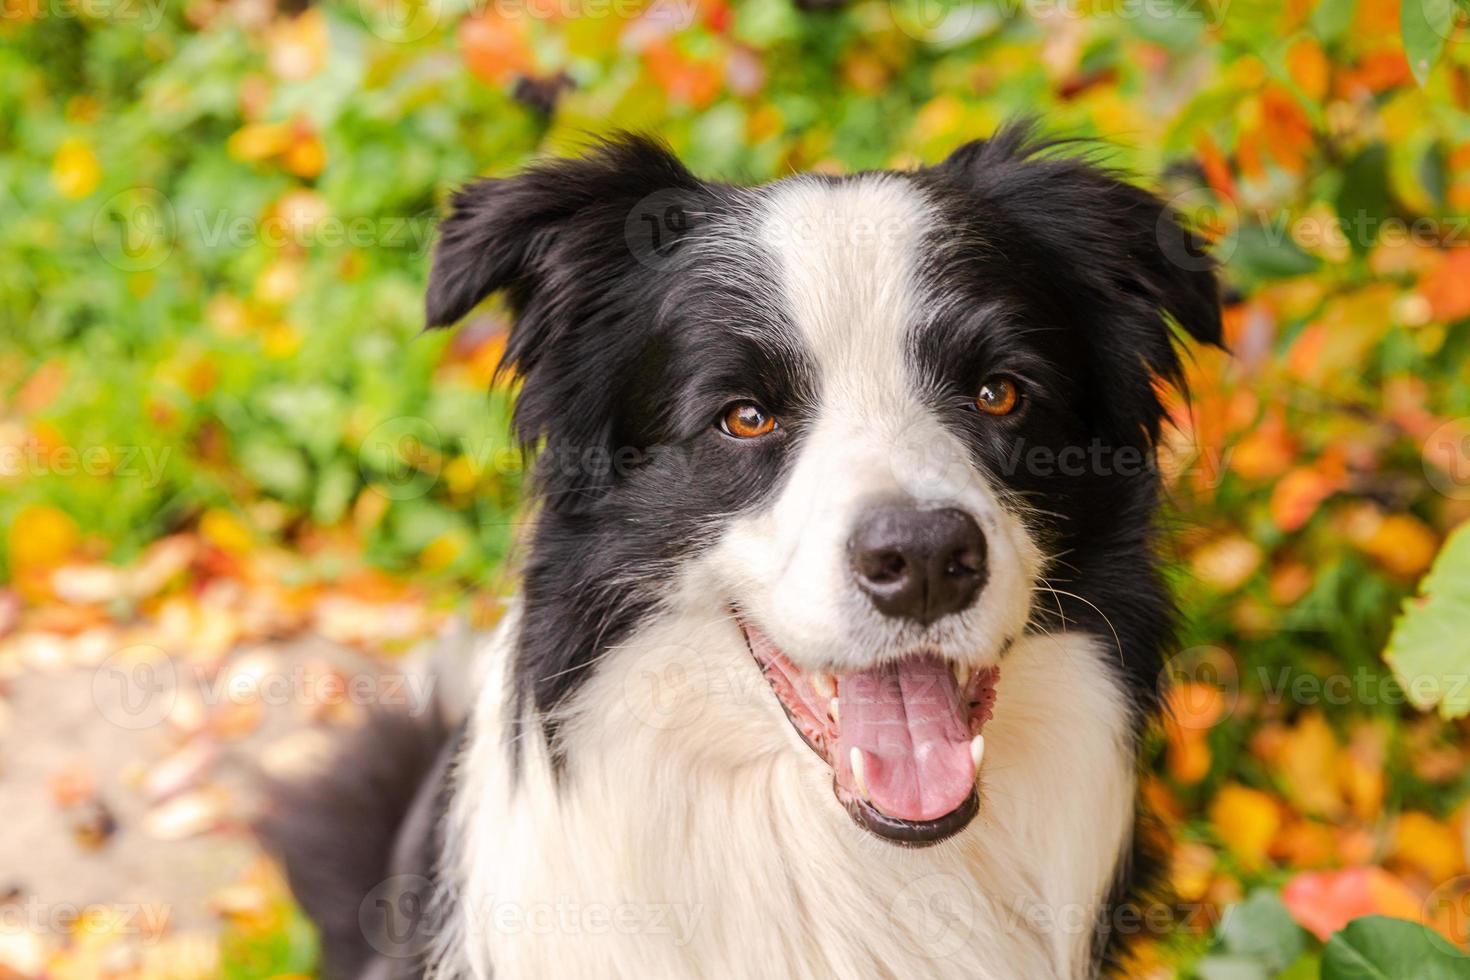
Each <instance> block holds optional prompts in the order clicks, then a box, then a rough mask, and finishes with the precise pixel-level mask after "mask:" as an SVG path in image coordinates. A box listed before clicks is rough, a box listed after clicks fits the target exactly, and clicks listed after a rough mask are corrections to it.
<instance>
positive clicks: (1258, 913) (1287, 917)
mask: <svg viewBox="0 0 1470 980" xmlns="http://www.w3.org/2000/svg"><path fill="white" fill-rule="evenodd" d="M1220 940H1221V942H1222V943H1224V945H1225V948H1226V950H1228V951H1229V952H1230V953H1231V954H1233V955H1234V956H1245V957H1250V958H1252V959H1254V960H1256V961H1258V962H1260V963H1261V964H1262V965H1263V966H1264V967H1265V968H1266V970H1267V971H1268V974H1269V975H1275V974H1277V973H1279V972H1280V971H1282V970H1284V969H1286V967H1287V966H1288V965H1289V964H1290V963H1291V962H1292V961H1294V960H1295V959H1297V958H1298V957H1299V956H1301V955H1302V953H1303V952H1305V951H1306V948H1307V942H1306V940H1307V934H1306V932H1305V931H1303V929H1302V927H1301V926H1299V925H1297V924H1296V922H1295V921H1293V920H1292V917H1291V913H1290V912H1288V911H1287V910H1286V906H1285V905H1284V904H1282V901H1281V899H1280V898H1279V897H1278V896H1277V895H1276V892H1275V891H1273V890H1271V889H1269V888H1258V889H1256V890H1255V891H1253V892H1251V894H1250V895H1249V896H1248V897H1247V898H1246V899H1245V901H1243V902H1240V903H1239V904H1237V905H1233V906H1231V907H1230V910H1229V911H1227V912H1226V913H1225V919H1224V921H1222V922H1221V923H1220Z"/></svg>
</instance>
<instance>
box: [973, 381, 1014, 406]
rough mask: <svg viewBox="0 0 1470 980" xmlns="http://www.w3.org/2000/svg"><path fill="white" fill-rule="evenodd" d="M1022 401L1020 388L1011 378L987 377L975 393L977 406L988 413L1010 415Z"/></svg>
mask: <svg viewBox="0 0 1470 980" xmlns="http://www.w3.org/2000/svg"><path fill="white" fill-rule="evenodd" d="M1020 401H1021V392H1020V389H1018V388H1017V387H1016V383H1015V382H1014V381H1012V380H1011V379H1010V378H987V379H986V381H985V383H984V384H982V385H981V386H980V391H979V393H977V394H976V395H975V407H976V408H978V409H980V411H982V412H984V413H985V414H986V415H1009V414H1011V413H1012V412H1014V411H1015V410H1016V405H1017V404H1018V403H1019V402H1020Z"/></svg>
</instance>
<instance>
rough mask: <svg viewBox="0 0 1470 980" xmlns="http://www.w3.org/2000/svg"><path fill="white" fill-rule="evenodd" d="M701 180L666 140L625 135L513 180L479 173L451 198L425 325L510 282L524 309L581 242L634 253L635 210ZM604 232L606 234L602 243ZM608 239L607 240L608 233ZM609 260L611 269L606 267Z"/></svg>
mask: <svg viewBox="0 0 1470 980" xmlns="http://www.w3.org/2000/svg"><path fill="white" fill-rule="evenodd" d="M697 185H698V181H697V180H696V179H695V178H694V177H693V176H692V175H691V174H690V173H689V171H688V170H686V169H685V168H684V166H683V164H681V163H680V162H679V161H678V159H676V158H675V157H674V156H673V154H671V153H670V152H669V151H668V150H667V149H666V148H665V147H664V146H663V145H662V144H660V143H658V142H657V141H655V140H653V139H651V138H648V137H646V136H638V135H628V134H623V135H619V136H617V137H614V138H611V139H608V140H606V141H603V142H601V143H599V144H598V145H597V146H596V147H594V148H593V150H592V151H591V152H590V153H588V154H587V155H586V156H583V157H580V158H576V159H566V160H553V161H548V162H545V163H541V164H538V165H536V166H533V167H532V168H530V169H529V170H527V171H525V172H524V173H522V174H519V175H518V176H515V177H509V178H503V179H487V180H479V181H475V182H474V183H471V184H469V185H467V186H465V187H464V188H462V189H461V190H459V191H458V192H457V193H455V194H454V196H453V197H452V198H451V202H450V205H451V206H450V213H449V216H448V217H446V218H445V219H444V221H443V223H442V224H441V225H440V228H439V242H438V244H437V246H436V247H435V249H434V260H433V267H432V269H431V271H430V273H429V291H428V300H427V309H426V313H427V323H428V325H429V326H430V327H443V326H449V325H450V324H452V323H455V322H456V321H458V320H459V319H460V318H461V317H463V316H464V315H465V314H466V313H468V312H469V311H470V310H472V309H474V307H475V306H476V304H478V303H479V302H480V301H481V300H483V299H485V298H486V297H487V296H489V295H490V294H491V293H494V292H496V291H498V290H501V289H504V290H506V291H507V293H508V294H509V298H510V301H511V304H512V307H513V309H515V310H516V311H517V312H519V310H520V309H521V308H523V307H524V306H525V305H526V303H527V302H529V301H530V300H531V299H532V297H533V294H534V293H535V291H536V290H538V289H541V288H545V287H548V286H553V285H555V284H556V282H557V280H558V275H559V272H561V271H563V270H562V269H559V267H558V265H557V263H558V261H561V260H568V259H570V260H573V261H574V262H575V260H576V259H577V258H578V257H579V256H578V253H577V249H578V248H581V249H582V250H583V251H582V253H581V256H582V257H584V258H585V256H586V249H588V248H592V249H594V250H597V251H599V252H600V254H599V255H598V256H597V261H598V262H605V261H606V260H607V259H608V258H609V257H610V256H609V254H608V253H609V252H610V251H611V252H613V253H615V254H616V255H617V256H619V257H625V258H632V257H633V256H632V251H631V248H630V246H629V243H628V242H627V241H625V234H624V229H625V227H626V226H627V224H628V220H629V212H630V209H631V208H634V207H635V206H636V205H637V204H638V203H639V202H640V201H643V200H644V199H646V198H648V197H649V196H650V195H656V194H658V193H659V192H660V191H663V192H668V193H670V194H673V193H677V192H678V191H680V190H687V189H690V188H693V187H695V186H697ZM599 234H601V235H602V236H603V239H604V240H597V239H596V236H597V235H599ZM609 235H610V236H611V238H610V239H608V236H609ZM605 271H606V270H605V267H604V272H605Z"/></svg>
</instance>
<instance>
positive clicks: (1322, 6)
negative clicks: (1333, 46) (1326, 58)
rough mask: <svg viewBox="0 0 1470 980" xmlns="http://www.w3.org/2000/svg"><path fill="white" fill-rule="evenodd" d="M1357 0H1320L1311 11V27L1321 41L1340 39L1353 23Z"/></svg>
mask: <svg viewBox="0 0 1470 980" xmlns="http://www.w3.org/2000/svg"><path fill="white" fill-rule="evenodd" d="M1357 5H1358V2H1357V0H1322V2H1321V3H1319V4H1317V9H1316V10H1314V11H1312V29H1313V30H1314V31H1316V32H1317V36H1318V37H1320V38H1321V39H1322V40H1323V41H1326V42H1329V43H1330V42H1332V41H1337V40H1341V38H1342V37H1343V35H1344V34H1346V33H1347V30H1348V28H1349V27H1351V26H1352V23H1353V10H1354V8H1356V7H1357Z"/></svg>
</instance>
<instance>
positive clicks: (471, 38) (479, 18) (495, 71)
mask: <svg viewBox="0 0 1470 980" xmlns="http://www.w3.org/2000/svg"><path fill="white" fill-rule="evenodd" d="M459 46H460V50H462V51H463V52H464V60H465V64H466V65H468V66H469V69H470V71H471V72H473V73H474V75H475V77H476V78H478V79H480V80H481V81H483V82H487V83H489V84H491V85H504V84H506V83H507V82H509V81H510V80H511V79H513V78H515V77H516V76H517V75H529V74H531V73H532V72H533V71H534V70H535V62H534V60H533V59H532V57H531V45H530V41H529V39H528V37H527V33H526V27H525V25H524V24H523V23H522V22H520V21H517V20H510V19H508V18H505V17H502V16H500V15H499V14H497V13H495V11H494V10H493V9H491V8H487V9H486V10H484V11H483V12H481V13H478V14H475V15H474V16H472V17H466V18H465V19H464V20H462V21H460V22H459Z"/></svg>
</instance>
